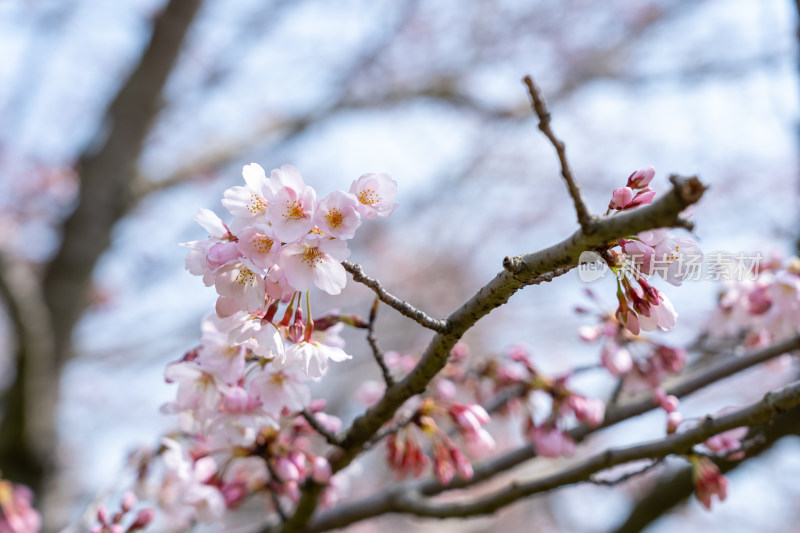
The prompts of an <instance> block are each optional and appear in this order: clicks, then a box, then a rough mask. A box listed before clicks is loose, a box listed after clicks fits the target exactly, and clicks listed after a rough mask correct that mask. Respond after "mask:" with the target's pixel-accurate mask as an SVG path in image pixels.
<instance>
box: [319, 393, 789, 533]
mask: <svg viewBox="0 0 800 533" xmlns="http://www.w3.org/2000/svg"><path fill="white" fill-rule="evenodd" d="M798 405H800V381H797V382H794V383H792V384H790V385H788V386H787V387H785V388H783V389H782V390H780V391H777V392H770V393H768V394H766V395H765V396H764V398H763V399H762V400H761V401H759V402H757V403H755V404H753V405H751V406H749V407H746V408H743V409H739V410H737V411H735V412H732V413H729V414H726V415H723V416H719V417H710V416H709V417H706V418H705V419H704V420H703V421H702V422H701V423H700V424H698V425H697V426H695V427H693V428H690V429H688V430H686V431H683V432H681V433H677V434H674V435H669V436H667V437H665V438H663V439H660V440H656V441H651V442H646V443H643V444H639V445H635V446H629V447H624V448H612V449H609V450H606V451H604V452H601V453H598V454H596V455H594V456H592V457H590V458H588V459H586V460H583V461H581V462H579V463H577V464H575V465H572V466H571V467H569V468H567V469H565V470H562V471H559V472H557V473H555V474H552V475H549V476H546V477H543V478H539V479H535V480H531V481H527V482H517V481H514V482H512V483H510V484H509V485H507V486H506V487H505V488H503V489H500V490H498V491H496V492H494V493H491V494H489V495H488V496H484V497H481V498H477V499H474V500H470V501H457V502H447V503H441V502H435V501H431V500H430V499H428V498H426V497H425V496H426V494H425V492H424V491H423V490H418V491H413V490H412V491H402V492H400V491H393V492H390V493H389V494H385V495H382V496H381V497H373V498H368V499H365V500H362V501H361V502H357V503H356V504H352V505H350V506H345V507H342V508H338V509H334V510H332V511H328V512H327V513H325V514H323V515H322V516H320V517H319V519H318V520H316V521H314V522H313V523H312V524H310V526H309V528H308V531H312V532H318V531H327V530H329V529H335V528H339V527H343V526H345V525H348V524H351V523H353V522H355V521H358V520H362V519H364V518H368V517H371V516H378V515H382V514H386V513H405V514H413V515H415V516H421V517H431V518H453V517H458V518H466V517H470V516H476V515H481V514H489V513H492V512H495V511H497V510H498V509H501V508H503V507H505V506H508V505H510V504H512V503H514V502H516V501H518V500H520V499H522V498H526V497H528V496H532V495H534V494H538V493H541V492H546V491H550V490H553V489H555V488H558V487H562V486H565V485H571V484H575V483H580V482H583V481H590V480H591V478H592V476H593V475H595V474H597V473H598V472H601V471H603V470H606V469H608V468H611V467H614V466H618V465H622V464H625V463H630V462H632V461H638V460H643V459H651V460H658V459H661V458H664V457H666V456H668V455H685V454H688V453H689V452H690V451H691V449H692V447H693V446H695V445H697V444H699V443H701V442H703V441H705V440H707V439H708V438H709V437H711V436H713V435H717V434H719V433H722V432H724V431H728V430H730V429H734V428H737V427H742V426H752V425H756V424H760V423H763V422H765V421H767V420H770V419H772V418H774V417H775V416H776V415H778V414H780V413H785V412H787V411H790V410H792V409H795V408H796V407H797V406H798Z"/></svg>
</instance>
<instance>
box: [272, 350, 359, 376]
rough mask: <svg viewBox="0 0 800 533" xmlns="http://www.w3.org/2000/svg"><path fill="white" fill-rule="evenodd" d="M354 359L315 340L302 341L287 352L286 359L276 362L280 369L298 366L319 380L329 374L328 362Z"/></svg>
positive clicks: (342, 351)
mask: <svg viewBox="0 0 800 533" xmlns="http://www.w3.org/2000/svg"><path fill="white" fill-rule="evenodd" d="M348 359H352V356H351V355H348V354H347V353H345V351H344V350H342V349H341V348H336V347H333V346H326V345H324V344H320V343H319V342H316V341H314V340H311V341H302V342H298V343H297V344H293V345H292V346H290V347H289V348H288V349H287V350H286V355H285V357H284V358H283V359H282V360H281V359H278V360H276V363H278V364H279V368H280V367H281V366H284V365H289V364H297V365H299V366H300V368H302V369H303V370H304V371H305V373H306V375H307V376H308V377H310V378H312V379H319V378H321V377H322V376H324V375H325V374H326V373H327V372H328V366H329V363H328V361H329V360H330V361H334V362H337V363H339V362H342V361H346V360H348Z"/></svg>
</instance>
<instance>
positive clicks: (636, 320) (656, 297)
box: [607, 167, 703, 335]
mask: <svg viewBox="0 0 800 533" xmlns="http://www.w3.org/2000/svg"><path fill="white" fill-rule="evenodd" d="M655 172H656V171H655V169H654V168H653V167H647V168H645V169H642V170H637V171H635V172H634V173H632V174H631V175H630V176H629V177H628V183H627V185H626V186H625V187H622V188H619V189H616V190H615V191H614V193H613V194H612V199H611V202H610V203H609V207H608V213H612V212H613V213H618V212H621V211H626V210H629V209H632V208H635V207H639V206H641V205H645V204H649V203H650V202H652V201H653V198H654V197H655V194H656V193H655V191H653V190H652V189H650V187H649V185H650V182H651V181H652V179H653V177H654V176H655ZM634 191H637V192H635V193H634ZM617 245H618V246H619V248H613V249H611V250H609V251H608V253H607V257H608V258H609V261H610V263H611V265H610V266H611V269H612V270H614V272H616V274H617V300H618V302H619V307H618V308H617V312H616V316H617V320H618V321H619V323H620V324H623V325H624V326H625V327H626V328H627V329H628V330H629V331H631V332H632V333H633V334H634V335H638V334H639V331H641V330H644V331H654V330H655V329H660V330H663V331H667V330H670V329H672V328H673V327H674V326H675V320H676V318H677V316H678V314H677V313H676V312H675V309H674V307H673V306H672V303H671V302H670V301H669V299H668V298H667V297H666V295H664V294H663V293H662V292H661V291H659V290H658V289H656V288H655V287H653V286H652V285H651V284H650V283H649V281H648V276H652V275H653V274H655V273H657V274H658V275H660V276H661V277H662V278H663V279H664V280H665V281H666V282H667V283H670V284H672V285H675V286H679V285H680V284H681V282H682V280H683V278H684V277H685V276H686V275H687V273H688V272H687V271H685V270H684V269H683V268H682V266H683V264H684V263H685V261H684V260H683V258H685V257H691V258H693V259H702V256H703V254H702V252H701V251H700V248H699V247H698V246H697V243H696V242H694V241H693V240H692V239H690V238H688V237H680V236H676V235H673V234H671V233H670V232H669V230H667V229H656V230H651V231H645V232H642V233H640V234H638V235H635V236H631V237H628V238H624V239H619V240H618V241H617Z"/></svg>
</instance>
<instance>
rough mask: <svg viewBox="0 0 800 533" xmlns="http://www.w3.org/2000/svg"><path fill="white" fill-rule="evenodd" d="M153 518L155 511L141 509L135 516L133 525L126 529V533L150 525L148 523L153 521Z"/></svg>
mask: <svg viewBox="0 0 800 533" xmlns="http://www.w3.org/2000/svg"><path fill="white" fill-rule="evenodd" d="M155 516H156V512H155V510H153V509H149V508H148V509H142V510H141V511H139V513H138V514H137V515H136V520H134V521H133V523H132V524H131V525H130V527H129V528H128V532H129V533H132V532H133V531H136V530H139V529H144V528H146V527H147V526H148V525H150V522H152V521H153V519H154V518H155Z"/></svg>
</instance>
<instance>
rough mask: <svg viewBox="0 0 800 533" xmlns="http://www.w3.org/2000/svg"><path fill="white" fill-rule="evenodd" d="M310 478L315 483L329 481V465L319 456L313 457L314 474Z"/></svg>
mask: <svg viewBox="0 0 800 533" xmlns="http://www.w3.org/2000/svg"><path fill="white" fill-rule="evenodd" d="M312 477H313V478H314V481H316V482H317V483H327V482H328V481H330V479H331V464H330V463H329V462H328V460H327V459H325V458H324V457H322V456H321V455H318V456H316V457H314V473H313V475H312Z"/></svg>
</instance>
